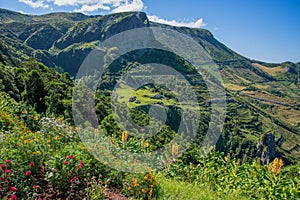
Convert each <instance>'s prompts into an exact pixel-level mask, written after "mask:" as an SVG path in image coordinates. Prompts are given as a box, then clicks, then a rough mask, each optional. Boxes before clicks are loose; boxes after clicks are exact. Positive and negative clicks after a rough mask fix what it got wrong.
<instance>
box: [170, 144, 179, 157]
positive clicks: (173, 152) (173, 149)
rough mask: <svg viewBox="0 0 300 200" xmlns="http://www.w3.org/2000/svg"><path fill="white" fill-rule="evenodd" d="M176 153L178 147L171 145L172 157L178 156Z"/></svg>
mask: <svg viewBox="0 0 300 200" xmlns="http://www.w3.org/2000/svg"><path fill="white" fill-rule="evenodd" d="M178 151H179V145H178V144H176V143H175V144H172V155H173V156H176V155H178Z"/></svg>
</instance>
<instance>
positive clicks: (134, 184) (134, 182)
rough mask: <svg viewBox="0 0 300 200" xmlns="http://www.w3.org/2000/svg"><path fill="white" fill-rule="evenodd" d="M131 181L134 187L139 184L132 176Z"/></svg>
mask: <svg viewBox="0 0 300 200" xmlns="http://www.w3.org/2000/svg"><path fill="white" fill-rule="evenodd" d="M131 181H132V183H133V186H134V187H137V186H139V184H138V183H137V179H136V178H132V180H131Z"/></svg>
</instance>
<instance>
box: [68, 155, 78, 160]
mask: <svg viewBox="0 0 300 200" xmlns="http://www.w3.org/2000/svg"><path fill="white" fill-rule="evenodd" d="M67 158H68V159H74V160H75V159H76V157H75V156H67Z"/></svg>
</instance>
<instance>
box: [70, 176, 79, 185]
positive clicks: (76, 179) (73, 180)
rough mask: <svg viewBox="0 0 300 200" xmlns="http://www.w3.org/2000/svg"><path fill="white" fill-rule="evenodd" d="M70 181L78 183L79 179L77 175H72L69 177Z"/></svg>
mask: <svg viewBox="0 0 300 200" xmlns="http://www.w3.org/2000/svg"><path fill="white" fill-rule="evenodd" d="M70 183H75V184H78V183H79V179H78V178H77V176H74V177H73V178H71V180H70Z"/></svg>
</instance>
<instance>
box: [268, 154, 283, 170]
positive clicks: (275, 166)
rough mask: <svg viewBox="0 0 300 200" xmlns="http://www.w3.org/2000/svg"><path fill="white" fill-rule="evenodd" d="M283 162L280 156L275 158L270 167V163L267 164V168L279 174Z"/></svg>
mask: <svg viewBox="0 0 300 200" xmlns="http://www.w3.org/2000/svg"><path fill="white" fill-rule="evenodd" d="M283 166H284V163H283V160H282V159H281V158H275V159H274V161H273V163H272V166H271V167H270V165H269V166H268V170H269V171H271V172H273V173H274V174H279V173H280V172H281V171H282V169H283Z"/></svg>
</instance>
